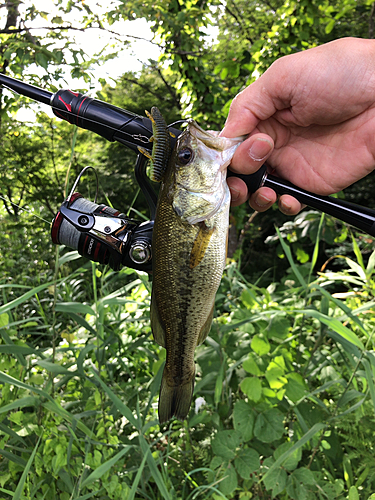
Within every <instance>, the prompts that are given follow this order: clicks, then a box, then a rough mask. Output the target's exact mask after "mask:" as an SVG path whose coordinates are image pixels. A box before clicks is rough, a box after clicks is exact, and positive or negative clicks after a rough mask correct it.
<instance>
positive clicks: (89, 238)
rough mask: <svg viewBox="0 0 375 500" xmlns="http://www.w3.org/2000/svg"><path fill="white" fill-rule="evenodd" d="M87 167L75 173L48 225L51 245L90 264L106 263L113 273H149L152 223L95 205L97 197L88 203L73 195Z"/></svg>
mask: <svg viewBox="0 0 375 500" xmlns="http://www.w3.org/2000/svg"><path fill="white" fill-rule="evenodd" d="M88 168H92V167H86V168H85V169H83V170H82V172H81V173H80V174H79V176H78V177H77V180H76V181H75V183H74V186H73V188H72V191H71V193H70V194H69V196H68V198H67V199H66V200H65V201H64V203H63V204H62V205H61V207H60V210H59V211H58V212H57V214H56V216H55V218H54V220H53V222H52V227H51V237H52V241H53V243H55V244H57V245H66V246H67V247H69V248H72V249H73V250H77V251H78V253H79V254H80V255H82V256H83V257H86V258H88V259H90V260H92V261H94V262H98V263H100V264H108V265H109V266H110V267H111V268H112V269H113V270H114V271H118V270H119V269H120V268H121V266H127V267H132V268H134V269H138V270H141V271H146V272H149V271H151V267H152V266H151V257H152V254H151V239H152V229H153V221H148V222H142V223H141V222H139V221H137V220H135V219H131V218H129V217H127V216H126V215H125V214H123V213H121V212H120V211H118V210H116V209H114V208H111V207H108V206H106V205H98V204H97V203H96V198H97V196H95V201H94V202H92V201H90V200H87V199H86V198H84V197H83V196H82V195H81V194H79V193H77V192H74V190H75V188H76V186H77V184H78V182H79V180H80V178H81V176H82V174H83V173H84V172H85V170H87V169H88ZM94 171H95V170H94ZM95 173H96V172H95ZM97 187H98V186H97Z"/></svg>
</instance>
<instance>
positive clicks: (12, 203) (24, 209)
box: [0, 194, 51, 226]
mask: <svg viewBox="0 0 375 500" xmlns="http://www.w3.org/2000/svg"><path fill="white" fill-rule="evenodd" d="M0 198H1V199H2V200H4V201H6V202H7V203H10V204H11V205H14V206H15V207H18V208H19V209H20V210H22V211H23V212H27V213H29V214H30V215H33V216H34V217H36V218H37V219H40V220H42V221H43V222H46V223H47V224H48V225H49V226H50V225H51V221H48V220H46V219H43V217H40V215H37V214H35V213H34V212H32V211H31V210H27V208H22V207H20V206H19V205H17V203H14V202H13V201H10V200H7V199H6V198H4V196H1V194H0Z"/></svg>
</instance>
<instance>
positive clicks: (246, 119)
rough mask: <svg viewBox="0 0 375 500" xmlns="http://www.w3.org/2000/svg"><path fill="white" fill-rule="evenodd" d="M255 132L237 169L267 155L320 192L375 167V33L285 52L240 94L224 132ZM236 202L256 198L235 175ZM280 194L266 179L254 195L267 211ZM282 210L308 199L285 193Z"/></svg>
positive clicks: (252, 166)
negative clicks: (367, 37)
mask: <svg viewBox="0 0 375 500" xmlns="http://www.w3.org/2000/svg"><path fill="white" fill-rule="evenodd" d="M245 134H249V137H248V138H247V139H246V140H245V141H244V142H243V143H242V144H241V145H240V146H239V147H238V148H237V150H236V153H235V155H234V157H233V160H232V163H231V167H230V168H231V170H234V171H235V172H239V173H243V174H251V173H253V172H255V171H256V170H258V169H259V167H260V166H261V165H262V164H263V163H264V161H265V160H267V163H268V164H269V165H270V166H271V167H272V168H273V169H275V170H274V172H273V173H274V174H275V175H278V176H280V177H282V178H284V179H286V180H289V181H290V182H292V183H293V184H295V185H297V186H299V187H301V188H303V189H306V190H308V191H312V192H313V193H316V194H320V195H328V194H332V193H336V192H338V191H340V190H341V189H344V188H345V187H347V186H349V185H350V184H353V183H354V182H356V181H357V180H359V179H361V178H362V177H364V176H366V175H367V174H369V173H370V172H371V171H372V170H374V169H375V41H374V40H364V39H355V38H344V39H340V40H336V41H334V42H330V43H327V44H325V45H321V46H319V47H316V48H313V49H309V50H306V51H304V52H299V53H296V54H292V55H289V56H285V57H282V58H281V59H278V60H277V61H276V62H275V63H273V64H272V65H271V66H270V68H269V69H268V70H267V71H266V72H265V73H264V74H263V75H262V76H261V77H260V78H259V79H258V80H257V81H256V82H254V83H253V84H252V85H250V86H249V87H247V88H246V89H245V90H244V91H243V92H241V93H240V94H238V95H237V96H236V98H235V99H234V100H233V103H232V105H231V108H230V111H229V116H228V119H227V122H226V124H225V127H224V129H223V131H222V132H221V135H223V136H226V137H236V136H240V135H245ZM228 185H229V188H230V190H231V193H232V205H239V204H241V203H243V202H245V201H246V199H248V198H249V194H248V193H247V188H246V185H245V183H244V182H243V181H241V180H240V179H239V178H236V177H231V178H228ZM275 201H276V193H275V192H274V191H273V190H272V189H270V188H266V187H262V188H260V189H258V191H256V192H255V193H254V194H252V195H251V196H250V199H249V203H250V205H251V207H252V208H253V209H255V210H257V211H259V212H262V211H264V210H267V209H268V208H269V207H270V206H271V205H272V204H273V203H274V202H275ZM279 207H280V210H281V211H283V212H284V213H286V214H288V215H295V214H297V213H298V212H299V211H300V210H301V208H302V206H301V204H300V203H299V202H298V201H297V200H296V199H295V198H293V197H291V196H288V195H283V196H281V197H280V200H279Z"/></svg>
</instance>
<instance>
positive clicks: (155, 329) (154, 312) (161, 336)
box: [150, 295, 165, 347]
mask: <svg viewBox="0 0 375 500" xmlns="http://www.w3.org/2000/svg"><path fill="white" fill-rule="evenodd" d="M150 315H151V330H152V335H153V336H154V339H155V342H157V343H158V344H159V345H161V346H162V347H165V331H164V328H163V326H162V324H161V321H160V316H159V311H158V307H157V305H156V300H155V297H154V295H152V297H151V311H150Z"/></svg>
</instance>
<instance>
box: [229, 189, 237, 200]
mask: <svg viewBox="0 0 375 500" xmlns="http://www.w3.org/2000/svg"><path fill="white" fill-rule="evenodd" d="M229 190H230V196H231V198H232V201H237V200H238V198H239V197H240V192H239V191H237V189H232V188H229Z"/></svg>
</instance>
